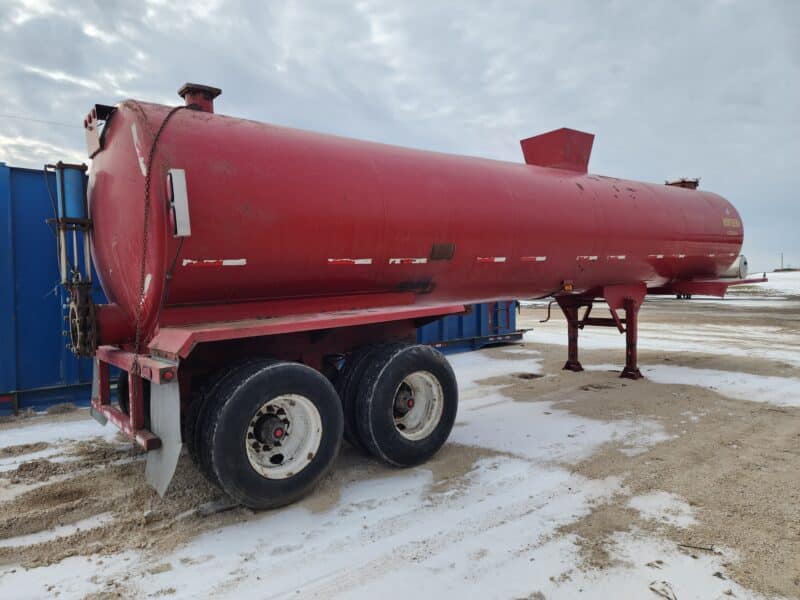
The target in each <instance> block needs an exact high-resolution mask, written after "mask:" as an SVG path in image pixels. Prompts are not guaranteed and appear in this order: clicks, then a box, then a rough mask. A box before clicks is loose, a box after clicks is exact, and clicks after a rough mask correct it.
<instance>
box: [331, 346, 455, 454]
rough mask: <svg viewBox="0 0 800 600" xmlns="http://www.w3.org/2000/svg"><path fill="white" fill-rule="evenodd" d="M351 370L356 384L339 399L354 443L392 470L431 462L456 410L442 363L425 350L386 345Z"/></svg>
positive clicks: (451, 383) (452, 384)
mask: <svg viewBox="0 0 800 600" xmlns="http://www.w3.org/2000/svg"><path fill="white" fill-rule="evenodd" d="M354 356H356V354H355V353H354ZM353 369H354V370H357V371H358V380H357V385H350V386H348V387H347V388H344V389H340V395H341V396H342V405H343V407H344V412H345V423H352V428H353V431H352V433H351V436H353V437H355V439H356V443H355V444H354V445H356V446H357V447H361V448H363V449H365V450H366V451H367V452H369V453H370V454H372V455H373V456H375V457H376V458H378V459H380V460H382V461H384V462H386V463H388V464H390V465H394V466H397V467H411V466H415V465H419V464H421V463H424V462H425V461H427V460H428V459H430V458H431V457H432V456H433V455H434V454H435V453H436V452H437V451H438V450H439V449H440V448H441V447H442V445H443V444H444V443H445V442H446V441H447V438H448V436H449V435H450V431H451V430H452V429H453V423H454V422H455V418H456V412H457V410H458V385H457V383H456V378H455V375H454V373H453V369H452V368H451V367H450V364H449V363H448V362H447V359H446V358H445V357H444V356H442V354H441V353H440V352H438V351H437V350H435V349H433V348H431V347H430V346H422V345H404V344H385V345H383V346H377V347H373V348H371V349H370V350H369V351H368V353H367V355H366V357H364V358H362V359H361V362H356V361H354V363H353ZM343 376H347V367H346V368H345V372H344V373H343Z"/></svg>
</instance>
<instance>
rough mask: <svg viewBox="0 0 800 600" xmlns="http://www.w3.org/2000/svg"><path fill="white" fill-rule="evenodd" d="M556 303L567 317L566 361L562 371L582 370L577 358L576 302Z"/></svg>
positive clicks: (577, 307) (577, 306)
mask: <svg viewBox="0 0 800 600" xmlns="http://www.w3.org/2000/svg"><path fill="white" fill-rule="evenodd" d="M558 305H559V306H560V307H561V310H562V311H563V312H564V317H565V318H566V319H567V362H566V363H565V364H564V369H563V370H564V371H574V372H576V373H577V372H578V371H583V367H582V366H581V363H580V361H579V360H578V309H579V308H580V306H579V305H577V304H572V303H566V302H565V303H563V304H562V303H561V302H559V303H558Z"/></svg>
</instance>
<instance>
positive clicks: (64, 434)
mask: <svg viewBox="0 0 800 600" xmlns="http://www.w3.org/2000/svg"><path fill="white" fill-rule="evenodd" d="M117 432H118V429H117V428H116V427H114V426H113V425H111V424H108V425H106V426H105V427H103V426H102V425H100V424H99V423H98V422H97V421H95V420H94V419H92V418H91V417H90V416H89V413H88V411H87V412H86V419H85V420H81V421H63V422H56V421H53V422H48V423H34V424H26V423H25V422H24V421H22V422H20V424H19V426H18V427H13V428H11V429H5V430H3V432H2V434H0V448H6V447H8V446H17V445H19V444H33V443H36V442H49V443H51V444H58V443H60V442H67V441H77V440H86V439H91V438H95V437H100V438H103V439H105V440H108V441H112V440H114V439H115V438H116V437H117Z"/></svg>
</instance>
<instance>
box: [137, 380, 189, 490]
mask: <svg viewBox="0 0 800 600" xmlns="http://www.w3.org/2000/svg"><path fill="white" fill-rule="evenodd" d="M150 430H151V431H152V432H153V433H154V434H156V435H157V436H158V437H159V438H161V448H159V449H158V450H151V451H150V452H148V453H147V467H146V468H145V473H146V475H147V483H148V484H149V485H150V486H151V487H152V488H153V489H155V491H156V492H158V495H159V496H161V497H162V498H163V497H164V493H165V492H166V491H167V487H169V483H170V481H172V476H173V475H174V474H175V468H176V467H177V466H178V458H179V457H180V454H181V445H182V442H181V397H180V390H179V388H178V382H177V381H173V382H171V383H162V384H160V385H159V384H155V383H154V384H153V385H152V386H151V388H150Z"/></svg>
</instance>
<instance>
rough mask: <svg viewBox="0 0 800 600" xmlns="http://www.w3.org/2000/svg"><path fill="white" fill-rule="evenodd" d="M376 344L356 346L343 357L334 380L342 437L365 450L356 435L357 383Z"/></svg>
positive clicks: (355, 446)
mask: <svg viewBox="0 0 800 600" xmlns="http://www.w3.org/2000/svg"><path fill="white" fill-rule="evenodd" d="M377 348H378V346H375V345H373V344H369V345H366V346H361V347H359V348H356V349H355V350H354V351H353V352H351V353H350V354H349V356H347V358H346V359H345V363H344V367H343V368H342V372H341V374H340V375H339V377H338V378H337V380H336V392H337V393H338V394H339V398H340V399H341V401H342V411H343V412H344V439H345V440H346V441H347V442H348V443H349V444H350V445H351V446H353V447H354V448H357V449H359V450H361V451H362V452H366V450H367V449H366V448H365V447H364V444H363V443H362V442H361V440H360V439H359V437H358V429H357V427H356V412H355V410H356V409H355V405H356V395H357V393H358V384H359V383H360V382H361V377H362V375H363V374H364V369H366V367H367V364H368V359H369V355H370V354H372V353H373V352H375V350H376V349H377Z"/></svg>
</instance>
